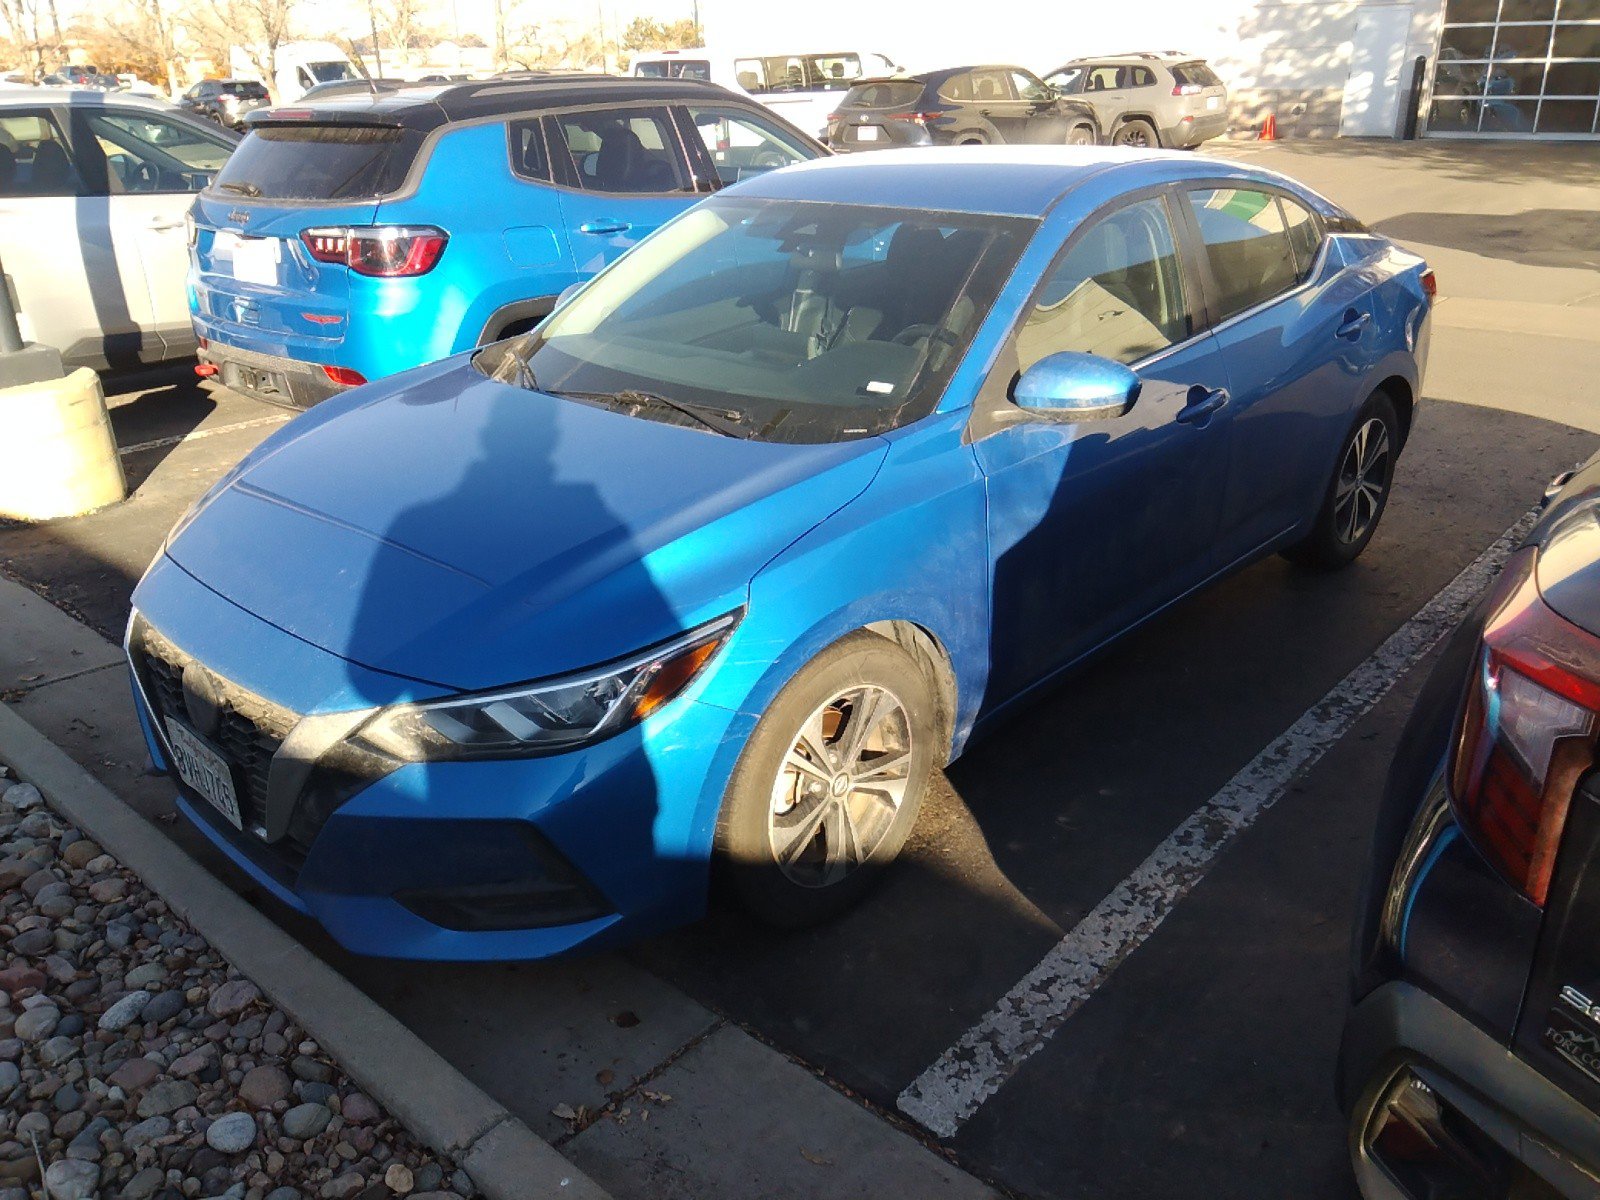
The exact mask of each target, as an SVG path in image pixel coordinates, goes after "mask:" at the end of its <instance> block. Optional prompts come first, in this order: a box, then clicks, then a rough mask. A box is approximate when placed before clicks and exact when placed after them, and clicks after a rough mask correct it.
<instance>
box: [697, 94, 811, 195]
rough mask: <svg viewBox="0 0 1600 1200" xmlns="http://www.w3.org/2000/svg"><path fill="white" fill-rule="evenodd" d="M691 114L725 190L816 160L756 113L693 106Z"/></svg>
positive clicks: (791, 138) (773, 124)
mask: <svg viewBox="0 0 1600 1200" xmlns="http://www.w3.org/2000/svg"><path fill="white" fill-rule="evenodd" d="M687 111H688V113H689V120H690V121H691V122H692V123H693V125H694V127H695V131H696V132H697V133H698V134H699V135H700V140H701V141H703V142H704V143H705V147H706V153H707V154H708V155H709V156H710V158H711V164H712V166H713V167H714V168H715V169H716V172H717V179H718V181H719V182H720V183H721V184H722V185H723V186H724V187H726V186H727V185H728V184H730V183H738V182H739V180H741V179H744V178H746V177H747V176H750V175H761V174H765V173H766V172H767V171H772V170H776V169H777V168H778V167H786V166H788V165H789V164H790V163H797V162H803V161H805V160H806V159H808V158H811V157H813V154H812V153H809V152H807V151H806V150H805V149H804V148H803V147H802V146H801V145H800V144H799V143H798V142H796V141H795V139H794V138H793V137H792V136H790V135H789V134H787V133H785V132H784V131H783V130H782V129H780V128H779V127H778V126H777V124H776V123H774V122H772V121H768V120H766V119H765V118H763V117H760V116H757V115H755V114H754V113H747V112H744V111H742V110H740V109H733V108H714V107H701V106H699V105H693V104H691V105H688V106H687Z"/></svg>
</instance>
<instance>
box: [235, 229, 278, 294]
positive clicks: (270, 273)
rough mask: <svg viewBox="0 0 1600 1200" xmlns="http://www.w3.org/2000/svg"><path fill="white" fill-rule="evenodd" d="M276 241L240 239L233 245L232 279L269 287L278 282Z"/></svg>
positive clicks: (274, 239) (273, 239) (270, 239)
mask: <svg viewBox="0 0 1600 1200" xmlns="http://www.w3.org/2000/svg"><path fill="white" fill-rule="evenodd" d="M278 254H279V251H278V239H277V238H240V239H239V240H238V241H237V242H235V243H234V244H233V277H234V278H235V279H237V280H239V281H240V282H241V283H259V284H263V285H265V286H267V287H271V286H273V285H274V284H276V283H277V282H278Z"/></svg>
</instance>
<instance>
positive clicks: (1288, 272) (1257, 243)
mask: <svg viewBox="0 0 1600 1200" xmlns="http://www.w3.org/2000/svg"><path fill="white" fill-rule="evenodd" d="M1188 197H1189V204H1190V206H1191V207H1192V208H1193V209H1194V215H1195V219H1196V220H1197V221H1198V222H1199V224H1200V236H1201V238H1202V240H1204V242H1205V245H1206V257H1207V259H1209V260H1210V263H1211V277H1212V279H1213V281H1214V282H1215V283H1216V286H1217V294H1216V296H1215V297H1213V299H1214V300H1215V302H1216V309H1217V311H1216V312H1215V313H1213V314H1212V315H1213V316H1214V317H1215V318H1216V319H1217V320H1219V321H1221V320H1224V319H1226V318H1227V317H1230V316H1232V315H1233V314H1234V313H1237V312H1243V311H1244V310H1245V309H1247V308H1253V307H1255V306H1256V305H1257V304H1261V303H1263V302H1264V301H1267V300H1270V299H1272V297H1274V296H1276V295H1278V294H1280V293H1281V292H1284V291H1287V290H1288V289H1289V288H1291V287H1293V286H1294V283H1295V278H1296V273H1295V261H1294V250H1293V249H1292V248H1291V247H1290V244H1289V232H1288V230H1287V229H1286V228H1285V226H1284V223H1283V212H1282V210H1281V209H1279V207H1278V203H1277V198H1276V197H1275V196H1274V195H1273V194H1272V193H1270V192H1260V191H1256V190H1255V189H1253V188H1215V189H1208V190H1204V191H1193V192H1190V193H1188Z"/></svg>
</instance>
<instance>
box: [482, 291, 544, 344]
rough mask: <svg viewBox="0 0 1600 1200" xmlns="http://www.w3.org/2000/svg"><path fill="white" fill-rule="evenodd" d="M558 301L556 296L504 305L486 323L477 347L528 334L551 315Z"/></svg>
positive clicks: (490, 315) (491, 314) (538, 297)
mask: <svg viewBox="0 0 1600 1200" xmlns="http://www.w3.org/2000/svg"><path fill="white" fill-rule="evenodd" d="M556 300H557V297H555V296H535V297H534V298H533V299H531V300H513V301H512V302H511V303H510V304H502V305H501V306H500V307H499V308H497V309H495V310H494V311H493V312H492V313H490V314H489V317H488V319H487V320H486V321H484V323H483V330H482V332H481V333H479V334H478V340H477V342H476V345H479V346H487V345H488V344H489V343H490V342H498V341H499V340H500V339H501V338H506V337H510V336H511V335H512V334H516V333H525V332H527V331H528V330H529V329H532V328H533V327H534V326H535V325H537V324H538V323H539V322H540V321H542V320H544V318H546V317H548V316H549V315H550V313H551V311H552V310H553V309H554V308H555V306H556Z"/></svg>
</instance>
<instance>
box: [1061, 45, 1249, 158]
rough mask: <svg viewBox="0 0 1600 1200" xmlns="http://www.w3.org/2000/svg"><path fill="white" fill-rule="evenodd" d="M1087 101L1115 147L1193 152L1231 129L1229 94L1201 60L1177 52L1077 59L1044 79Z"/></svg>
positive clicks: (1067, 93) (1068, 94) (1066, 93)
mask: <svg viewBox="0 0 1600 1200" xmlns="http://www.w3.org/2000/svg"><path fill="white" fill-rule="evenodd" d="M1044 81H1045V82H1046V83H1048V84H1050V85H1051V86H1052V87H1054V88H1055V89H1056V91H1058V92H1060V93H1061V94H1062V95H1063V96H1072V97H1075V98H1077V99H1080V100H1086V101H1088V103H1089V105H1090V106H1091V107H1092V108H1093V109H1094V111H1095V116H1096V117H1098V118H1099V121H1100V128H1101V129H1102V130H1104V131H1105V133H1106V135H1107V137H1108V140H1109V141H1110V142H1111V144H1112V145H1114V146H1140V147H1155V146H1171V147H1174V148H1177V149H1180V150H1192V149H1193V148H1194V147H1196V146H1198V145H1199V144H1200V143H1201V142H1204V141H1206V140H1208V139H1209V138H1214V137H1217V136H1218V135H1220V134H1222V133H1225V132H1226V131H1227V128H1228V89H1227V88H1225V87H1223V85H1222V80H1220V79H1218V78H1217V75H1216V72H1215V71H1213V70H1212V69H1211V68H1210V67H1209V66H1207V65H1206V63H1205V61H1204V60H1203V59H1198V58H1192V57H1190V56H1188V55H1185V54H1179V53H1177V52H1175V51H1166V52H1164V53H1160V54H1112V55H1107V56H1105V57H1102V58H1078V59H1074V60H1073V61H1072V62H1069V63H1067V64H1065V65H1064V66H1060V67H1057V68H1056V69H1055V70H1054V71H1051V72H1050V73H1049V74H1048V75H1046V76H1045V77H1044Z"/></svg>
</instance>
